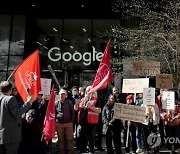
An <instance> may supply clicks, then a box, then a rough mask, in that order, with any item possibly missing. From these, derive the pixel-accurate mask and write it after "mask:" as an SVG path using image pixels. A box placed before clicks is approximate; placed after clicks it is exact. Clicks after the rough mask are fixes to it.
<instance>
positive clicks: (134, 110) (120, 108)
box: [114, 103, 146, 123]
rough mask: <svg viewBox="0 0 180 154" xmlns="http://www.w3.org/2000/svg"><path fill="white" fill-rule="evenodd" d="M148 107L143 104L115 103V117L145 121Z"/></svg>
mask: <svg viewBox="0 0 180 154" xmlns="http://www.w3.org/2000/svg"><path fill="white" fill-rule="evenodd" d="M145 112H146V108H145V107H142V106H135V105H127V104H121V103H115V105H114V117H115V118H116V119H121V120H127V121H134V122H140V123H144V122H145V119H146V116H145Z"/></svg>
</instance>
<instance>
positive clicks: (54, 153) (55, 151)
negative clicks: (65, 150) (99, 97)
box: [50, 135, 180, 154]
mask: <svg viewBox="0 0 180 154" xmlns="http://www.w3.org/2000/svg"><path fill="white" fill-rule="evenodd" d="M102 147H103V149H105V151H102V152H101V151H97V150H96V148H95V153H96V154H106V153H107V151H106V145H105V137H103V141H102ZM74 148H75V154H79V151H78V150H77V149H76V147H74ZM176 152H177V153H178V154H180V149H179V150H176ZM122 153H123V154H125V147H124V146H122ZM144 153H146V152H144ZM159 153H160V154H170V150H167V148H164V147H162V148H160V152H159ZM50 154H59V149H58V143H57V136H56V135H55V137H54V138H53V140H52V148H51V152H50ZM87 154H88V153H87Z"/></svg>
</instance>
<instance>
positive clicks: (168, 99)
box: [161, 91, 175, 110]
mask: <svg viewBox="0 0 180 154" xmlns="http://www.w3.org/2000/svg"><path fill="white" fill-rule="evenodd" d="M161 101H162V109H170V110H174V103H175V94H174V91H163V93H162V99H161Z"/></svg>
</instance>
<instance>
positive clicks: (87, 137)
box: [79, 124, 96, 153]
mask: <svg viewBox="0 0 180 154" xmlns="http://www.w3.org/2000/svg"><path fill="white" fill-rule="evenodd" d="M95 130H96V125H92V124H85V125H82V126H81V130H80V133H79V142H80V143H79V144H80V146H79V148H80V152H81V153H84V152H86V151H87V145H88V147H89V152H91V153H94V142H95V141H94V138H95Z"/></svg>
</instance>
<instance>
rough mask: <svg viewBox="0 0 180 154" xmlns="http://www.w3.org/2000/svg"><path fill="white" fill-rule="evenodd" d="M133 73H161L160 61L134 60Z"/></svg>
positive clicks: (143, 74) (142, 74)
mask: <svg viewBox="0 0 180 154" xmlns="http://www.w3.org/2000/svg"><path fill="white" fill-rule="evenodd" d="M132 74H133V75H140V76H156V74H160V62H155V61H149V62H147V61H135V62H133V71H132Z"/></svg>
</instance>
